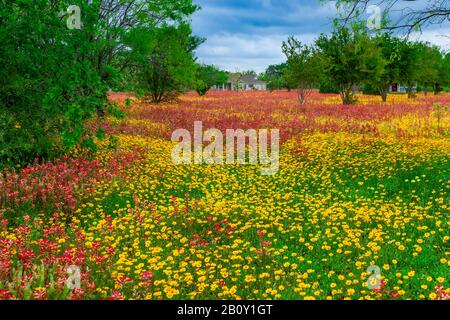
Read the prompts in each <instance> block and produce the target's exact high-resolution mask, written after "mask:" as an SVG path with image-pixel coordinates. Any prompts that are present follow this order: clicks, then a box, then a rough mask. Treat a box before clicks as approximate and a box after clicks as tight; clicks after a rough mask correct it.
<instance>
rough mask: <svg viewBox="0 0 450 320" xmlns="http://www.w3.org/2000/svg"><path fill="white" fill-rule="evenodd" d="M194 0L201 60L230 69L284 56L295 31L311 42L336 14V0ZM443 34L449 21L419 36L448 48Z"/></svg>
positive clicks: (256, 65)
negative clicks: (202, 40) (284, 46)
mask: <svg viewBox="0 0 450 320" xmlns="http://www.w3.org/2000/svg"><path fill="white" fill-rule="evenodd" d="M426 1H427V0H419V1H418V2H426ZM194 2H195V3H197V4H199V5H200V6H201V7H202V10H200V11H199V12H197V13H196V14H195V15H194V17H193V19H192V25H193V30H194V33H195V34H196V35H200V36H203V37H206V38H207V41H206V42H205V43H204V44H203V45H202V46H201V47H200V48H199V49H198V50H197V56H198V58H199V61H200V62H203V63H207V64H215V65H217V66H219V67H220V68H223V69H225V70H228V71H242V70H249V69H252V70H255V71H257V72H262V71H264V70H265V68H266V67H267V66H268V65H270V64H276V63H280V62H283V61H284V58H283V54H282V52H281V43H282V41H283V40H286V39H287V37H288V36H289V35H295V36H296V37H298V38H299V39H300V40H301V41H302V42H305V43H312V42H313V41H314V39H315V38H316V37H317V36H318V35H319V34H320V33H321V32H328V31H330V29H331V22H330V21H331V19H332V18H333V17H334V16H335V15H336V9H335V5H334V3H333V2H327V3H326V4H323V3H322V4H321V3H320V1H319V0H194ZM409 3H411V2H409ZM418 5H420V4H418ZM368 16H369V14H367V17H368ZM445 34H447V35H450V30H449V27H448V25H446V26H445V28H440V29H438V28H436V27H434V28H429V29H427V30H425V31H424V33H423V34H422V36H421V39H422V40H427V41H430V42H432V43H436V44H439V45H441V46H442V47H444V48H445V49H449V48H450V44H449V43H450V39H449V38H446V37H443V36H442V35H445Z"/></svg>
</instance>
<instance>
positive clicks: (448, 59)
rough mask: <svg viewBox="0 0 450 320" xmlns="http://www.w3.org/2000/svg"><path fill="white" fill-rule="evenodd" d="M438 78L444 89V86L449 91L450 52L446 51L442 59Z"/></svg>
mask: <svg viewBox="0 0 450 320" xmlns="http://www.w3.org/2000/svg"><path fill="white" fill-rule="evenodd" d="M439 79H440V81H441V83H442V86H443V87H444V89H445V88H446V91H450V88H449V87H450V53H447V54H446V55H445V56H444V57H443V59H442V64H441V68H440V69H439Z"/></svg>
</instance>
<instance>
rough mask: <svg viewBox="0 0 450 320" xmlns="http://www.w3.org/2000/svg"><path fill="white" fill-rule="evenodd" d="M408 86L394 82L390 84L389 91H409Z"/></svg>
mask: <svg viewBox="0 0 450 320" xmlns="http://www.w3.org/2000/svg"><path fill="white" fill-rule="evenodd" d="M407 92H408V87H405V86H402V85H400V84H399V83H394V84H391V85H390V86H389V93H407Z"/></svg>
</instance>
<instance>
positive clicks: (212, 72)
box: [195, 65, 228, 96]
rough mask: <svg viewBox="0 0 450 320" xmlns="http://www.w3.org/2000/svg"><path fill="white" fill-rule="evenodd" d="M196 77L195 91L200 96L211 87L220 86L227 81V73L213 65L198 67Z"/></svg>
mask: <svg viewBox="0 0 450 320" xmlns="http://www.w3.org/2000/svg"><path fill="white" fill-rule="evenodd" d="M196 77H197V79H196V80H197V83H196V86H195V90H196V91H197V93H198V94H199V95H200V96H204V95H205V94H206V93H207V92H208V91H209V89H211V87H212V86H214V85H222V84H224V83H226V82H227V80H228V75H227V73H226V72H225V71H222V70H220V69H219V68H217V67H216V66H213V65H200V66H198V68H197V75H196Z"/></svg>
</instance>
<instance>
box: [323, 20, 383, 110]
mask: <svg viewBox="0 0 450 320" xmlns="http://www.w3.org/2000/svg"><path fill="white" fill-rule="evenodd" d="M316 46H317V47H318V49H319V51H320V55H321V57H322V61H323V64H324V72H325V76H326V78H327V81H328V82H329V83H330V84H331V86H333V87H336V88H338V90H339V93H340V95H341V99H342V103H343V104H352V103H354V102H355V101H356V99H355V97H354V95H353V92H352V88H353V87H354V86H356V85H360V84H364V83H365V82H368V81H369V79H370V80H371V81H375V80H377V79H379V78H380V76H381V75H382V72H383V69H384V61H383V58H382V55H381V49H380V46H379V44H378V43H377V41H376V39H373V38H370V37H369V35H368V34H367V31H366V30H365V28H363V27H362V26H361V24H354V25H353V27H352V28H346V27H344V26H342V25H339V24H335V29H334V31H333V32H332V34H331V36H326V35H324V34H322V35H321V36H320V37H319V38H318V39H317V41H316Z"/></svg>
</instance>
